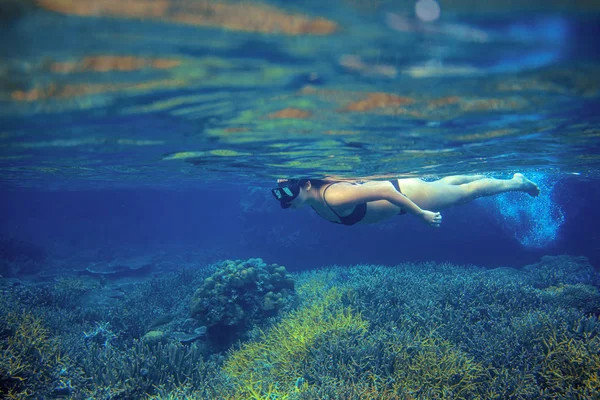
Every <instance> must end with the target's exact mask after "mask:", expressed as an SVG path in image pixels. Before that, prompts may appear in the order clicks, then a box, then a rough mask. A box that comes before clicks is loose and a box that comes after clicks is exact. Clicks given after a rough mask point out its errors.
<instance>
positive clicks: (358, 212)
mask: <svg viewBox="0 0 600 400" xmlns="http://www.w3.org/2000/svg"><path fill="white" fill-rule="evenodd" d="M390 182H391V184H392V185H394V188H395V189H396V190H397V191H398V193H400V194H401V195H403V196H405V194H404V193H402V190H400V185H399V184H398V179H392V180H391V181H390ZM336 183H341V182H335V183H332V184H330V185H329V186H327V187H326V188H325V190H323V201H324V202H325V204H327V207H329V209H330V210H331V211H332V212H333V213H334V214H335V215H336V216H337V217H338V218H339V220H340V222H337V221H331V222H333V223H334V224H342V225H354V224H356V223H357V222H360V221H362V219H363V218H364V217H365V215H367V203H360V204H357V205H356V206H354V210H352V212H351V213H350V214H348V215H345V216H342V215H340V214H338V213H337V212H335V210H334V209H333V208H332V207H331V206H330V205H329V203H328V202H327V200H325V193H326V192H327V189H329V188H330V187H332V186H333V185H335V184H336ZM363 183H364V182H355V183H351V184H352V185H362V184H363ZM313 210H314V208H313ZM316 211H317V210H315V212H316ZM317 214H318V213H317ZM398 214H399V215H404V214H406V210H404V209H400V212H399V213H398Z"/></svg>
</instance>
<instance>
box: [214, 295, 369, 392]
mask: <svg viewBox="0 0 600 400" xmlns="http://www.w3.org/2000/svg"><path fill="white" fill-rule="evenodd" d="M341 298H342V292H341V291H340V290H338V289H336V288H333V289H330V290H328V291H325V292H323V293H322V296H320V298H319V300H318V301H315V302H314V303H312V304H310V303H309V304H308V305H307V306H304V307H302V308H300V309H299V310H296V311H293V312H291V313H289V314H288V315H287V316H285V318H283V319H282V320H281V322H279V323H278V324H276V325H274V326H273V327H272V328H271V329H269V330H268V331H267V332H265V333H263V335H262V338H261V339H260V340H257V341H255V342H250V343H246V344H244V345H242V347H241V348H239V349H237V350H234V351H232V352H230V354H229V358H228V360H227V361H226V363H225V366H224V371H225V373H226V374H227V375H228V376H229V377H230V378H231V379H232V380H233V382H234V385H235V388H236V391H237V396H238V397H241V398H251V399H265V398H273V396H276V398H287V396H289V395H290V393H295V392H298V391H302V390H304V389H306V385H307V383H306V382H304V379H303V376H304V371H303V366H304V364H305V363H307V362H308V361H309V359H310V358H311V350H312V347H313V345H314V343H315V342H316V340H317V339H319V338H326V339H325V340H327V339H331V340H333V339H334V338H336V337H339V336H343V335H347V334H351V335H364V334H365V333H366V332H367V328H368V323H367V322H366V321H365V320H364V319H362V318H361V316H360V314H358V313H356V312H353V311H352V310H350V309H349V308H347V307H343V306H342V305H341V302H340V300H341Z"/></svg>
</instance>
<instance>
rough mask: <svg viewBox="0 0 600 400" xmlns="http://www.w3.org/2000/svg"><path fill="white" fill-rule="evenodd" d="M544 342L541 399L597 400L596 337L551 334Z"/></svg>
mask: <svg viewBox="0 0 600 400" xmlns="http://www.w3.org/2000/svg"><path fill="white" fill-rule="evenodd" d="M543 342H544V359H543V361H542V362H541V368H540V370H539V378H540V385H541V387H542V389H543V393H544V397H545V398H551V399H564V398H585V399H588V398H590V399H591V398H597V396H598V393H600V336H597V335H596V334H592V333H589V332H586V333H584V334H583V335H582V336H581V337H579V338H573V337H572V335H569V334H568V333H567V332H565V331H558V330H553V331H552V333H551V334H550V335H548V336H546V337H545V338H544V340H543Z"/></svg>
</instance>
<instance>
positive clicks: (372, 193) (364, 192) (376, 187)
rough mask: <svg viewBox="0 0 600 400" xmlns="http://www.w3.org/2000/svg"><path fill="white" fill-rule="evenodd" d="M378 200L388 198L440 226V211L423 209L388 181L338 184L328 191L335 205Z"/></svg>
mask: <svg viewBox="0 0 600 400" xmlns="http://www.w3.org/2000/svg"><path fill="white" fill-rule="evenodd" d="M377 200H387V201H389V202H390V203H392V204H393V205H395V206H396V207H399V208H402V209H403V210H406V211H407V212H408V213H410V214H412V215H414V216H416V217H419V218H421V219H423V220H424V221H425V222H426V223H428V224H430V225H433V226H439V224H440V223H441V215H440V213H435V212H432V211H428V210H423V209H422V208H421V207H419V206H418V205H416V204H415V203H414V202H413V201H412V200H411V199H409V198H408V197H406V196H405V195H404V194H402V193H400V192H398V191H397V190H396V189H395V188H394V187H393V186H392V185H391V184H388V183H387V182H381V184H362V185H351V184H337V185H335V186H333V187H331V188H330V189H329V190H328V191H327V202H328V203H329V204H330V205H332V206H334V207H353V206H355V205H357V204H360V203H366V202H369V201H377Z"/></svg>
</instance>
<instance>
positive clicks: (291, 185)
mask: <svg viewBox="0 0 600 400" xmlns="http://www.w3.org/2000/svg"><path fill="white" fill-rule="evenodd" d="M271 193H273V196H274V197H275V199H277V200H278V201H279V203H280V204H281V208H289V207H291V205H292V201H293V200H294V199H295V198H296V197H298V195H299V194H300V183H299V182H298V180H297V179H290V180H288V181H283V182H280V183H279V187H277V188H275V189H272V190H271Z"/></svg>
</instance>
